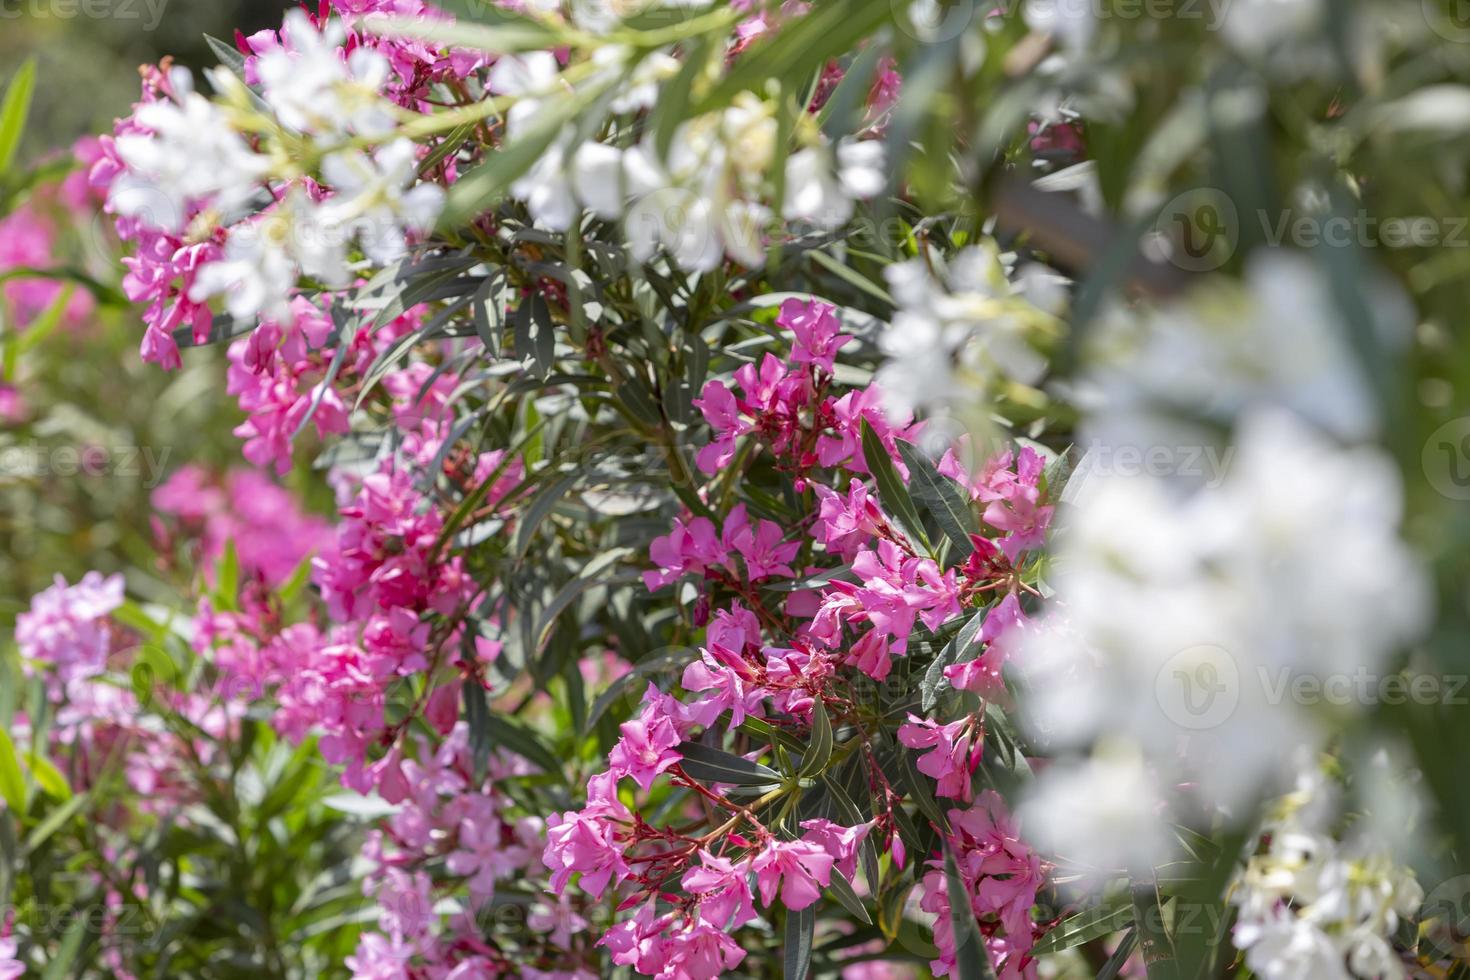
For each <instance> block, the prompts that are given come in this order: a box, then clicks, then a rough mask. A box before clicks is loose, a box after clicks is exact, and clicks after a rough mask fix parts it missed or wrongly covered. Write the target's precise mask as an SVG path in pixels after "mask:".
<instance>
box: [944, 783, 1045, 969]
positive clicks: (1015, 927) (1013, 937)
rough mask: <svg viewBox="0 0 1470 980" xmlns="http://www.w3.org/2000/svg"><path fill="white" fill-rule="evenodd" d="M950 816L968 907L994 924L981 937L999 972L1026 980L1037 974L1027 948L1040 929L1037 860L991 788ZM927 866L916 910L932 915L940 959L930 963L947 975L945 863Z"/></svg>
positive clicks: (949, 935) (950, 945) (950, 939)
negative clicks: (1034, 911) (1036, 908)
mask: <svg viewBox="0 0 1470 980" xmlns="http://www.w3.org/2000/svg"><path fill="white" fill-rule="evenodd" d="M949 820H950V827H951V830H952V833H951V835H950V838H949V846H950V848H951V850H952V851H953V852H954V854H955V865H956V868H957V870H958V871H959V873H960V877H961V878H962V879H963V880H964V882H965V891H966V893H967V894H968V895H969V896H970V904H971V911H972V912H973V913H974V915H975V916H976V917H977V918H979V919H981V920H983V921H986V922H993V923H995V924H996V926H998V928H995V929H989V930H986V938H985V945H986V948H987V950H988V951H989V954H990V958H991V961H992V962H993V963H995V965H996V967H997V973H998V976H1000V977H1005V978H1008V980H1022V978H1026V980H1030V978H1032V977H1034V976H1035V963H1034V961H1033V960H1032V959H1031V957H1030V950H1031V948H1032V947H1033V946H1034V945H1035V943H1036V939H1037V938H1038V936H1039V934H1040V932H1041V929H1040V927H1039V926H1037V925H1035V924H1034V923H1033V922H1032V920H1031V910H1032V908H1033V907H1034V906H1035V904H1036V895H1037V892H1038V891H1039V890H1040V889H1041V887H1042V885H1043V884H1044V883H1045V875H1044V873H1043V869H1042V865H1041V860H1040V858H1039V857H1037V855H1036V853H1035V852H1034V851H1033V850H1032V849H1031V847H1030V846H1029V845H1027V844H1026V843H1025V842H1024V841H1022V840H1021V839H1020V837H1019V835H1018V833H1017V830H1016V826H1015V824H1014V822H1013V821H1012V819H1011V817H1010V814H1009V812H1008V811H1007V810H1006V807H1005V803H1004V802H1003V801H1002V800H1001V799H1000V796H999V795H998V794H997V793H996V792H995V791H994V790H986V791H985V792H984V793H981V794H980V796H979V798H978V799H976V801H975V803H974V805H973V806H971V807H970V808H969V809H968V810H963V811H962V810H951V811H949ZM929 867H930V871H929V872H928V873H927V874H926V875H925V877H924V889H925V892H924V898H923V900H922V901H921V903H920V908H922V909H923V910H924V911H926V912H933V913H934V914H935V916H936V919H935V923H934V945H936V946H937V947H939V950H940V958H939V959H938V960H935V961H934V962H932V963H931V964H930V967H931V969H932V970H933V971H934V975H935V976H949V975H951V973H952V971H953V970H954V968H955V941H954V928H953V924H952V920H951V918H950V905H949V895H948V887H947V882H946V878H945V867H944V862H943V861H940V860H936V861H931V862H930V865H929Z"/></svg>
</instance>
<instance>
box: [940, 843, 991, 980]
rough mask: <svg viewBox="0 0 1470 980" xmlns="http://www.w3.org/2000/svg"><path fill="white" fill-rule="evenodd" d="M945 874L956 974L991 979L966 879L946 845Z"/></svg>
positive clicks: (978, 979) (977, 978) (988, 961)
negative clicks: (952, 927) (952, 926)
mask: <svg viewBox="0 0 1470 980" xmlns="http://www.w3.org/2000/svg"><path fill="white" fill-rule="evenodd" d="M944 877H945V883H946V884H947V886H948V888H949V916H950V921H951V922H952V924H953V925H954V947H955V950H954V955H955V964H956V973H955V975H956V976H961V977H965V978H967V980H968V978H971V977H973V978H975V980H982V978H986V980H993V978H994V977H995V973H994V972H993V971H992V970H991V969H990V957H989V956H988V955H987V954H986V952H985V941H984V940H983V939H981V938H980V926H979V924H978V923H977V922H976V921H975V911H974V909H972V908H971V907H970V894H969V889H968V888H966V887H965V879H964V878H962V877H961V876H960V870H959V868H958V867H956V866H955V863H954V854H952V853H951V852H950V851H949V849H948V848H946V849H945V852H944Z"/></svg>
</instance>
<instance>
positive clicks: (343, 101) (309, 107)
mask: <svg viewBox="0 0 1470 980" xmlns="http://www.w3.org/2000/svg"><path fill="white" fill-rule="evenodd" d="M281 33H282V36H283V38H282V39H283V44H282V45H281V46H280V47H277V48H274V49H272V50H270V51H267V52H266V53H265V54H263V55H261V56H260V59H259V60H258V61H257V63H256V73H257V75H258V76H259V78H260V86H261V97H262V98H263V99H265V101H266V104H267V105H269V106H270V107H271V109H273V110H274V111H275V113H276V116H277V118H279V119H280V121H281V123H282V124H283V125H285V126H289V127H290V128H292V129H295V130H299V131H300V132H303V133H310V134H313V135H319V136H343V135H350V134H357V135H364V136H372V135H380V134H382V133H386V132H388V131H390V130H391V129H392V128H393V116H392V114H391V112H390V111H389V104H388V102H387V101H386V100H385V99H384V98H383V96H382V90H383V86H384V84H385V83H386V82H387V81H388V76H389V73H390V71H391V69H390V67H389V65H388V60H387V59H386V58H384V57H383V56H382V55H381V54H379V53H378V52H377V51H374V50H373V49H371V48H366V47H359V48H356V49H354V50H353V51H352V53H351V54H348V55H346V56H345V57H344V54H343V50H342V45H343V42H344V41H345V40H346V39H347V31H346V28H344V27H343V26H342V23H341V21H339V20H331V21H329V22H327V24H326V25H325V26H324V27H323V28H322V30H320V31H318V30H317V29H316V27H315V26H314V25H313V24H312V22H311V18H309V17H307V15H306V14H305V13H304V12H302V11H300V10H293V11H291V12H289V13H288V14H286V20H285V25H284V26H283V27H282V28H281Z"/></svg>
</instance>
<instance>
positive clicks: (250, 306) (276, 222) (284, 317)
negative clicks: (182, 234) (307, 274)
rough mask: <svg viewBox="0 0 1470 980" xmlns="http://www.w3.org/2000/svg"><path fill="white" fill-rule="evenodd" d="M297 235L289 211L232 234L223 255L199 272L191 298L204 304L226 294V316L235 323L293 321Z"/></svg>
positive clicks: (272, 214) (240, 227)
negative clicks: (293, 241)
mask: <svg viewBox="0 0 1470 980" xmlns="http://www.w3.org/2000/svg"><path fill="white" fill-rule="evenodd" d="M293 234H294V227H293V222H292V217H291V214H290V213H289V211H287V210H285V209H277V210H272V211H268V212H266V213H265V214H263V215H261V216H260V217H259V218H256V219H254V220H251V221H246V222H242V223H240V224H238V225H235V226H234V227H233V228H231V229H230V233H229V238H228V239H227V240H226V242H225V248H224V255H223V256H222V257H221V258H220V259H219V260H217V261H215V262H211V263H209V264H208V265H205V266H203V267H201V268H200V269H199V272H198V274H197V275H196V276H195V277H194V285H193V286H192V287H191V288H190V290H189V298H190V299H192V300H193V301H195V302H196V303H197V302H202V301H203V300H205V299H207V298H208V297H210V296H215V295H220V294H223V296H224V298H225V300H224V302H225V310H226V311H227V312H228V313H229V314H230V316H232V317H234V318H235V319H236V320H252V319H254V318H256V317H266V318H268V319H272V320H277V321H280V322H288V321H289V320H290V319H291V293H292V289H293V287H295V285H296V280H297V278H298V276H299V274H300V269H299V267H298V266H297V264H296V261H295V259H294V258H293V256H292V245H291V239H292V236H293Z"/></svg>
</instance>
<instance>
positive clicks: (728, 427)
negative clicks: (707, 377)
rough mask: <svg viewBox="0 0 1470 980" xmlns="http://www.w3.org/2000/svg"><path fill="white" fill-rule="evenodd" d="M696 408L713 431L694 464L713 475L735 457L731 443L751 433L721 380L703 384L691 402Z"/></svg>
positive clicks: (746, 421) (729, 391) (738, 404)
mask: <svg viewBox="0 0 1470 980" xmlns="http://www.w3.org/2000/svg"><path fill="white" fill-rule="evenodd" d="M694 407H696V408H698V409H699V411H700V413H701V414H702V415H703V416H704V419H705V421H706V422H708V423H709V426H710V428H711V429H713V430H714V433H715V438H714V441H713V442H711V443H709V444H708V445H706V446H704V447H702V448H701V449H700V450H699V453H698V455H697V456H696V457H695V463H696V464H698V466H699V468H700V469H701V470H703V471H704V472H706V473H717V472H719V471H720V469H721V468H722V467H723V466H725V465H726V464H727V463H729V462H730V460H732V459H734V458H735V440H736V439H738V438H739V437H740V436H743V435H745V434H746V433H748V432H750V431H752V430H753V428H754V426H752V425H751V424H750V422H749V420H747V419H746V418H745V417H744V416H743V415H741V413H740V403H739V402H738V401H736V399H735V394H734V392H732V391H731V390H730V389H729V388H728V387H726V386H725V383H724V382H723V381H713V380H712V381H707V382H705V385H704V390H703V391H702V392H700V397H698V398H696V399H694Z"/></svg>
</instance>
